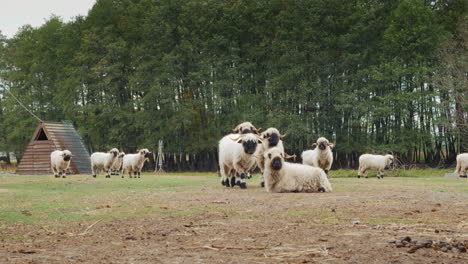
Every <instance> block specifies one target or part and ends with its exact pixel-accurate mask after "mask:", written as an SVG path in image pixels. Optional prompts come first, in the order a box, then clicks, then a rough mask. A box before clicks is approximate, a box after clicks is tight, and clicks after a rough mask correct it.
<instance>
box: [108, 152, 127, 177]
mask: <svg viewBox="0 0 468 264" xmlns="http://www.w3.org/2000/svg"><path fill="white" fill-rule="evenodd" d="M124 156H125V152H120V153H119V155H117V158H115V160H114V163H112V166H111V168H110V171H111V175H117V176H118V175H119V174H120V171H121V170H122V163H123V157H124Z"/></svg>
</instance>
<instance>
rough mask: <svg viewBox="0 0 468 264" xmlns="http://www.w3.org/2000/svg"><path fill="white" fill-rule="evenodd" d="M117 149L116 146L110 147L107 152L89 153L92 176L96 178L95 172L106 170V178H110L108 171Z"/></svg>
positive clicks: (115, 156)
mask: <svg viewBox="0 0 468 264" xmlns="http://www.w3.org/2000/svg"><path fill="white" fill-rule="evenodd" d="M118 154H119V150H118V149H116V148H113V149H111V150H110V151H109V152H108V153H105V152H94V153H93V154H91V170H92V172H93V177H94V178H96V174H97V173H98V171H99V170H104V171H105V172H106V178H110V171H111V167H112V164H114V161H115V160H116V159H117V155H118Z"/></svg>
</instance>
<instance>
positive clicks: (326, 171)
mask: <svg viewBox="0 0 468 264" xmlns="http://www.w3.org/2000/svg"><path fill="white" fill-rule="evenodd" d="M323 171H325V174H327V178H328V171H329V170H323Z"/></svg>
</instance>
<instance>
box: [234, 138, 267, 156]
mask: <svg viewBox="0 0 468 264" xmlns="http://www.w3.org/2000/svg"><path fill="white" fill-rule="evenodd" d="M237 143H239V144H242V147H243V148H244V152H245V153H246V154H249V155H252V154H254V153H255V151H256V150H257V145H258V144H262V141H261V140H260V139H259V138H257V136H254V135H247V136H245V137H242V138H240V139H239V140H237Z"/></svg>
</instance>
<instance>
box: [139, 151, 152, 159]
mask: <svg viewBox="0 0 468 264" xmlns="http://www.w3.org/2000/svg"><path fill="white" fill-rule="evenodd" d="M139 153H140V154H141V155H142V156H143V157H145V158H149V157H150V156H151V154H152V153H151V152H150V151H149V150H148V149H142V150H140V151H139Z"/></svg>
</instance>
